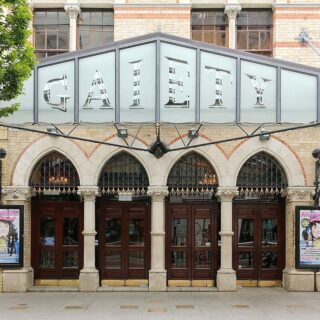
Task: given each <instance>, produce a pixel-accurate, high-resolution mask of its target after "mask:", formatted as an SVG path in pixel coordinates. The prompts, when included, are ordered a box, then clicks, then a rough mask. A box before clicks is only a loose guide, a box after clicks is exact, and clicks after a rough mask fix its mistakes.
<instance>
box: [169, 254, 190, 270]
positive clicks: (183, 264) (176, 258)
mask: <svg viewBox="0 0 320 320" xmlns="http://www.w3.org/2000/svg"><path fill="white" fill-rule="evenodd" d="M171 266H172V268H187V252H185V251H172V252H171Z"/></svg>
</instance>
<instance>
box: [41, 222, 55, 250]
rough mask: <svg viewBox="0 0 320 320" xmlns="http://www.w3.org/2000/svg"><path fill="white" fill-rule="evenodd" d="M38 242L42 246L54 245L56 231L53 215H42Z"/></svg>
mask: <svg viewBox="0 0 320 320" xmlns="http://www.w3.org/2000/svg"><path fill="white" fill-rule="evenodd" d="M40 244H41V245H42V246H55V244H56V231H55V219H54V218H53V217H42V218H41V223H40Z"/></svg>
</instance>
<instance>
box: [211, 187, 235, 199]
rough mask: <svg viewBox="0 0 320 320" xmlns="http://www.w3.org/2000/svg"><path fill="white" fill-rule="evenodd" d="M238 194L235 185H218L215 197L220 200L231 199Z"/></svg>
mask: <svg viewBox="0 0 320 320" xmlns="http://www.w3.org/2000/svg"><path fill="white" fill-rule="evenodd" d="M238 194H239V190H238V188H237V187H218V191H217V192H216V197H217V198H218V199H219V201H220V202H223V201H232V200H233V198H234V197H235V196H237V195H238Z"/></svg>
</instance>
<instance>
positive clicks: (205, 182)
mask: <svg viewBox="0 0 320 320" xmlns="http://www.w3.org/2000/svg"><path fill="white" fill-rule="evenodd" d="M167 185H168V187H169V192H170V196H178V197H181V196H182V197H183V198H189V199H198V198H199V199H201V198H211V197H212V196H213V194H214V193H215V189H216V187H217V186H218V181H217V175H216V173H215V171H214V169H213V168H212V166H211V165H210V163H209V162H208V161H207V160H206V159H205V158H203V157H202V156H200V155H199V154H197V153H195V152H192V153H189V154H187V155H186V156H183V157H182V158H181V159H180V160H179V161H178V162H177V163H176V164H175V165H174V166H173V168H172V169H171V171H170V174H169V177H168V182H167Z"/></svg>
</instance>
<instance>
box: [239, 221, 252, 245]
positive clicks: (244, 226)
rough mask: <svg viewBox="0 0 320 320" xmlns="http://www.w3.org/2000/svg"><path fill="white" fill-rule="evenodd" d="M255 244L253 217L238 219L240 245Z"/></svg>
mask: <svg viewBox="0 0 320 320" xmlns="http://www.w3.org/2000/svg"><path fill="white" fill-rule="evenodd" d="M252 245H253V219H238V246H239V247H245V246H252Z"/></svg>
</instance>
